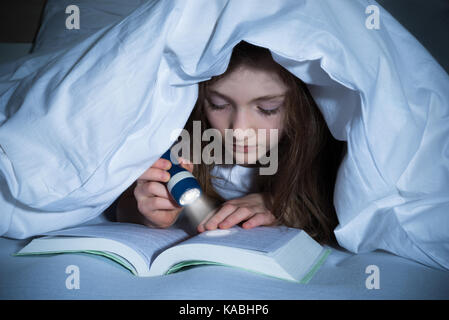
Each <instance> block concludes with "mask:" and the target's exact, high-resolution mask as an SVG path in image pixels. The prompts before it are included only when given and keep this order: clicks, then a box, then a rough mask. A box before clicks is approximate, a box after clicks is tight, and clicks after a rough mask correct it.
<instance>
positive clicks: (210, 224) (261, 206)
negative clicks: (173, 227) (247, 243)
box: [197, 193, 276, 232]
mask: <svg viewBox="0 0 449 320" xmlns="http://www.w3.org/2000/svg"><path fill="white" fill-rule="evenodd" d="M264 196H266V194H262V193H253V194H249V195H247V196H244V197H242V198H237V199H232V200H228V201H226V202H225V203H223V204H222V206H221V208H219V209H217V211H216V212H215V213H214V214H213V215H209V216H208V217H206V218H205V219H204V220H203V221H201V222H200V224H199V225H198V228H197V230H198V232H204V231H206V230H215V229H217V228H220V229H228V228H231V227H233V226H234V225H236V224H238V223H240V222H242V221H245V220H246V221H245V223H243V225H242V227H243V228H244V229H251V228H254V227H257V226H269V225H273V224H274V223H275V221H276V218H275V217H274V215H273V214H272V213H271V212H270V211H269V210H268V209H267V208H266V207H265V203H264V198H263V197H264Z"/></svg>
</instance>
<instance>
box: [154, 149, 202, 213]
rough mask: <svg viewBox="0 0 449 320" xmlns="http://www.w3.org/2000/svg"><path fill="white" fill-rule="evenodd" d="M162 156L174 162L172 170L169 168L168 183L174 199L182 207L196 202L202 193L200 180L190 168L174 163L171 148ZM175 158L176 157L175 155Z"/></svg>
mask: <svg viewBox="0 0 449 320" xmlns="http://www.w3.org/2000/svg"><path fill="white" fill-rule="evenodd" d="M162 158H164V159H167V160H168V161H170V162H171V163H172V166H171V168H170V170H168V173H169V174H170V180H168V182H167V183H166V185H167V189H168V192H170V194H171V195H172V197H173V199H175V201H176V202H177V203H178V204H179V205H180V206H181V207H184V206H187V205H189V204H192V203H193V202H195V201H196V200H197V199H198V198H199V197H200V195H201V187H200V184H199V183H198V180H196V178H195V177H194V176H193V174H191V173H190V172H189V171H188V170H186V169H184V168H183V167H181V166H180V165H179V164H175V163H174V161H173V160H172V153H171V150H170V149H168V150H167V151H166V152H165V153H164V154H163V155H162ZM173 159H175V158H174V157H173Z"/></svg>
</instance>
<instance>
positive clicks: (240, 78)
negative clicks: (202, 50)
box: [204, 66, 287, 164]
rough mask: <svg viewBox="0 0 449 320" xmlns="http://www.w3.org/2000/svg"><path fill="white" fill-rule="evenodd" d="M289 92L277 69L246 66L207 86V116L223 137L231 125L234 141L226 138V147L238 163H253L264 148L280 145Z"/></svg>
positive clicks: (205, 103) (266, 149)
mask: <svg viewBox="0 0 449 320" xmlns="http://www.w3.org/2000/svg"><path fill="white" fill-rule="evenodd" d="M286 92H287V86H286V85H285V84H284V83H283V81H282V80H281V78H280V77H279V75H278V74H277V73H276V72H275V71H272V70H269V69H267V70H264V69H255V68H251V67H247V66H240V67H238V68H236V70H234V71H232V72H231V73H230V74H228V75H226V76H225V77H223V78H221V79H219V80H217V81H216V82H215V83H213V84H211V85H209V86H208V90H207V92H206V101H205V102H204V105H205V112H206V117H207V119H208V121H209V123H210V125H211V126H212V128H215V129H217V130H219V131H220V133H221V135H222V137H226V135H225V129H232V133H233V141H230V140H231V139H224V140H225V143H226V145H225V148H226V151H227V152H230V151H233V154H234V158H235V160H237V163H244V164H253V163H255V161H256V160H257V159H260V157H262V156H263V155H264V154H265V153H264V152H263V151H261V150H264V151H268V150H269V149H271V148H272V147H274V146H276V145H277V143H278V142H279V140H280V138H281V136H282V131H283V119H284V114H285V107H284V100H285V95H286ZM238 129H239V130H238ZM260 129H265V132H264V130H260ZM270 129H275V130H276V131H277V136H276V135H272V134H270ZM228 134H229V133H228ZM270 140H271V141H270ZM231 144H232V145H231ZM262 153H263V154H262Z"/></svg>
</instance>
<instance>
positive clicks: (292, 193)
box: [185, 41, 344, 243]
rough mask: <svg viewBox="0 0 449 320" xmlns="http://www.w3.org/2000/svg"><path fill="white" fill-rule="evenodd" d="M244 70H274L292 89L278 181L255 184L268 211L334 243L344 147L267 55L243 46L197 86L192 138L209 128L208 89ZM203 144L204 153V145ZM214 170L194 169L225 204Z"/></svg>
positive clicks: (303, 91)
mask: <svg viewBox="0 0 449 320" xmlns="http://www.w3.org/2000/svg"><path fill="white" fill-rule="evenodd" d="M241 65H249V66H253V67H258V68H260V67H261V66H264V67H269V68H274V70H275V71H276V72H277V73H278V75H279V76H280V77H281V79H282V81H284V83H285V84H286V85H287V87H288V88H289V89H288V91H287V93H286V97H285V101H284V106H285V108H286V112H285V117H284V132H283V135H282V138H281V139H280V141H279V145H278V156H279V158H278V170H277V172H276V173H275V174H274V175H271V176H270V175H265V176H263V175H259V176H257V178H256V183H257V184H258V185H259V189H260V191H261V192H266V193H267V194H268V195H269V196H268V197H267V203H266V206H267V208H268V209H270V211H271V212H272V213H273V215H274V216H275V217H276V218H277V223H278V224H283V225H286V226H289V227H295V228H300V229H303V230H305V231H306V232H307V233H308V234H309V235H310V236H311V237H313V238H314V239H315V240H317V241H319V242H320V243H330V242H333V241H335V238H334V235H333V230H334V228H335V227H336V225H337V216H336V213H335V208H334V206H333V190H334V185H335V178H336V173H337V169H338V167H339V164H340V161H341V159H342V155H343V150H344V149H343V146H344V143H343V142H340V141H337V140H335V139H334V138H333V137H332V135H331V133H330V131H329V129H328V127H327V125H326V122H325V120H324V118H323V116H322V114H321V112H320V110H319V109H318V107H317V105H316V103H315V101H314V100H313V98H312V96H311V94H310V92H309V90H308V89H307V86H306V85H305V84H304V82H302V81H301V80H300V79H299V78H297V77H295V76H294V75H293V74H291V73H290V72H289V71H288V70H286V69H285V68H283V67H282V66H280V65H279V64H277V63H276V62H275V61H274V60H273V58H272V56H271V53H270V51H269V50H268V49H266V48H261V47H257V46H254V45H251V44H249V43H246V42H244V41H242V42H240V43H239V44H238V45H237V46H235V47H234V50H233V53H232V56H231V60H230V62H229V66H228V69H227V70H226V72H225V73H223V74H221V75H219V76H216V77H213V78H212V79H210V80H208V81H205V82H202V83H199V89H198V100H197V103H196V105H195V107H194V110H193V112H192V114H191V116H190V118H189V120H188V121H187V124H186V127H185V129H186V130H187V131H188V132H189V133H190V136H191V137H192V132H193V126H192V124H193V121H201V129H202V130H206V129H208V128H210V127H211V126H210V124H209V122H208V120H207V118H206V116H205V112H204V101H205V97H206V93H207V88H208V86H209V85H211V84H212V83H214V82H215V81H217V80H219V79H221V78H222V77H225V76H226V75H227V74H229V73H230V72H232V71H233V70H235V69H236V68H237V67H238V66H241ZM191 143H193V142H191ZM201 144H202V148H203V147H204V146H205V144H206V142H204V141H202V142H201ZM191 150H193V148H191ZM213 167H214V164H210V165H208V164H205V163H201V164H195V165H194V170H193V174H194V175H195V177H197V179H198V181H199V183H200V184H201V186H202V188H203V192H204V193H206V194H207V195H208V196H209V197H210V198H212V199H215V200H216V201H218V202H222V201H223V199H222V198H221V196H220V195H219V194H218V193H217V192H216V191H215V190H214V188H213V186H212V183H211V178H212V175H211V170H212V168H213Z"/></svg>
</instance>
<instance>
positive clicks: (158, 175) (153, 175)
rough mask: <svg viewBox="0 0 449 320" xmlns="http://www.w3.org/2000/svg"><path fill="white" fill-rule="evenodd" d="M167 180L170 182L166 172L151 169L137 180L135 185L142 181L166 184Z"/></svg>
mask: <svg viewBox="0 0 449 320" xmlns="http://www.w3.org/2000/svg"><path fill="white" fill-rule="evenodd" d="M168 180H170V174H169V173H168V172H167V171H166V170H163V169H159V168H154V167H151V168H149V169H148V170H147V171H145V172H144V173H143V174H142V175H141V176H140V177H139V179H137V183H141V182H142V181H144V182H146V181H159V182H167V181H168Z"/></svg>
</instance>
